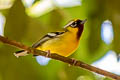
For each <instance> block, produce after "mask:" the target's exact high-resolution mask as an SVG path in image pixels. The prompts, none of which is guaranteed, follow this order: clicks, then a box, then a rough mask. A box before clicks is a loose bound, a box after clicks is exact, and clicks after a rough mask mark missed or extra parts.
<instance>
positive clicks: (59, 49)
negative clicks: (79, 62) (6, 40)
mask: <svg viewBox="0 0 120 80" xmlns="http://www.w3.org/2000/svg"><path fill="white" fill-rule="evenodd" d="M85 22H86V20H79V19H74V20H72V21H70V22H69V23H68V24H67V25H66V26H65V27H64V28H63V30H62V31H57V32H51V33H48V34H47V35H45V36H44V37H43V38H41V39H40V40H39V41H37V42H36V43H35V44H33V45H32V47H33V48H36V49H38V50H43V51H48V50H50V53H57V54H59V55H62V56H69V55H71V54H72V53H73V52H74V51H75V50H76V49H77V47H78V45H79V41H80V36H81V34H82V32H83V28H84V23H85ZM26 53H27V51H24V50H23V51H18V52H16V53H15V56H17V57H19V56H25V55H26Z"/></svg>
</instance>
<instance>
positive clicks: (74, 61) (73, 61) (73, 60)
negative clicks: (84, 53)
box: [69, 58, 77, 66]
mask: <svg viewBox="0 0 120 80" xmlns="http://www.w3.org/2000/svg"><path fill="white" fill-rule="evenodd" d="M76 62H77V61H76V60H75V59H74V58H72V63H73V64H69V66H71V65H72V66H74V65H75V64H76Z"/></svg>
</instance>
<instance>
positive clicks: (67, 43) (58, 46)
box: [41, 32, 79, 56]
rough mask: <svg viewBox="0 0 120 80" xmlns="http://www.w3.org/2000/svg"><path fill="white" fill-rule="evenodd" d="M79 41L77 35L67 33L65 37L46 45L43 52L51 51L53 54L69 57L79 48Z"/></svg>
mask: <svg viewBox="0 0 120 80" xmlns="http://www.w3.org/2000/svg"><path fill="white" fill-rule="evenodd" d="M78 43H79V40H77V36H76V35H75V34H69V33H68V32H67V33H65V34H64V35H63V36H59V37H58V38H57V37H56V38H54V39H51V40H49V41H47V42H46V43H44V44H43V45H42V46H41V48H42V50H50V51H51V53H58V54H60V55H63V56H69V55H70V54H71V53H72V52H73V51H75V50H76V49H77V47H78Z"/></svg>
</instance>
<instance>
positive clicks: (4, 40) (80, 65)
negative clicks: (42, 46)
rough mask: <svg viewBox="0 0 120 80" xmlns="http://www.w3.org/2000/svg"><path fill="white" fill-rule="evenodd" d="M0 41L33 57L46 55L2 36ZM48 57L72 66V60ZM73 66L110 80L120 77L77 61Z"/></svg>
mask: <svg viewBox="0 0 120 80" xmlns="http://www.w3.org/2000/svg"><path fill="white" fill-rule="evenodd" d="M0 41H1V42H3V43H5V44H9V45H12V46H15V47H18V48H20V49H24V50H26V51H28V52H29V53H32V54H34V55H41V56H45V55H46V54H47V53H46V52H44V51H41V50H37V49H34V48H31V47H28V46H26V45H23V44H22V43H19V42H16V41H14V40H9V39H8V38H5V37H3V36H0ZM48 57H49V58H52V59H56V60H59V61H62V62H65V63H68V64H70V65H73V64H74V62H73V60H72V59H70V58H68V57H64V56H60V55H58V54H50V55H48ZM74 66H78V67H81V68H83V69H87V70H89V71H92V72H95V73H98V74H101V75H104V76H107V77H110V78H113V79H116V80H120V76H119V75H116V74H113V73H110V72H107V71H105V70H101V69H99V68H96V67H94V66H91V65H89V64H86V63H83V62H81V61H78V60H77V61H76V63H75V64H74Z"/></svg>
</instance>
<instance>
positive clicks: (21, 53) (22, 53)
mask: <svg viewBox="0 0 120 80" xmlns="http://www.w3.org/2000/svg"><path fill="white" fill-rule="evenodd" d="M14 55H15V56H16V57H17V58H18V57H20V56H26V55H28V52H27V51H25V50H21V51H17V52H15V53H14Z"/></svg>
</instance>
